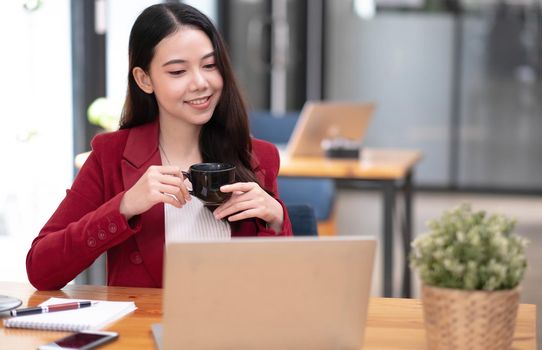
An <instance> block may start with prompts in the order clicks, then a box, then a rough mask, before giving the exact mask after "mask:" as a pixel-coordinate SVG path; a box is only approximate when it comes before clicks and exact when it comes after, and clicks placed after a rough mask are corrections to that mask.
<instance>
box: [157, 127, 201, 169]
mask: <svg viewBox="0 0 542 350" xmlns="http://www.w3.org/2000/svg"><path fill="white" fill-rule="evenodd" d="M200 131H201V126H199V125H192V124H188V123H185V122H184V121H182V120H172V119H169V118H160V136H159V139H158V140H159V142H160V148H161V152H162V153H163V154H162V158H166V159H162V164H164V165H168V164H167V163H170V164H169V165H176V166H180V167H181V168H182V169H186V168H188V166H190V165H191V164H194V163H199V162H201V161H202V159H201V152H200V150H199V133H200Z"/></svg>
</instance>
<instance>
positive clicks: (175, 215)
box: [164, 196, 231, 244]
mask: <svg viewBox="0 0 542 350" xmlns="http://www.w3.org/2000/svg"><path fill="white" fill-rule="evenodd" d="M164 212H165V213H164V214H165V215H164V216H165V221H166V222H165V228H166V244H167V243H170V242H178V241H187V240H189V241H190V240H217V239H230V238H231V228H230V225H229V224H228V223H227V222H226V221H223V220H217V219H215V217H214V216H213V213H212V212H211V211H210V210H209V209H207V208H205V206H204V205H203V203H202V202H201V201H200V200H199V199H198V198H196V197H194V196H192V200H191V201H189V202H187V203H186V204H185V205H184V206H183V207H182V208H175V207H174V206H172V205H169V204H164Z"/></svg>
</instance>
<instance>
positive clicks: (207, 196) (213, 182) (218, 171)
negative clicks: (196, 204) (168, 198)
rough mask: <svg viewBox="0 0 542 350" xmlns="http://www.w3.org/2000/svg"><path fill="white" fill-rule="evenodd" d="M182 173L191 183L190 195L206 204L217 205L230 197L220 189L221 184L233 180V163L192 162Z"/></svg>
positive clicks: (229, 194) (226, 183)
mask: <svg viewBox="0 0 542 350" xmlns="http://www.w3.org/2000/svg"><path fill="white" fill-rule="evenodd" d="M182 173H183V175H184V176H185V177H186V178H188V180H189V181H190V182H191V183H192V191H190V194H191V195H194V196H196V197H198V198H199V199H200V200H201V201H202V202H203V203H204V204H205V205H207V206H218V205H220V204H222V203H224V202H225V201H227V200H228V199H230V197H231V192H230V193H224V192H221V191H220V187H221V186H223V185H229V184H232V183H234V182H235V165H231V164H226V163H198V164H193V165H191V166H190V168H189V169H188V172H186V171H183V172H182Z"/></svg>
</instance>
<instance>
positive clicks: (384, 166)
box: [279, 148, 422, 297]
mask: <svg viewBox="0 0 542 350" xmlns="http://www.w3.org/2000/svg"><path fill="white" fill-rule="evenodd" d="M421 158H422V154H421V152H420V151H417V150H398V149H374V148H373V149H371V148H367V149H364V150H363V152H362V156H361V159H359V160H358V159H356V160H340V159H327V158H317V157H313V158H289V157H285V156H281V165H280V171H279V175H280V176H291V177H319V178H332V179H335V180H354V181H356V182H362V183H363V182H370V183H372V184H377V185H379V186H380V188H381V189H382V193H383V199H384V200H383V203H384V207H383V217H382V225H383V226H382V227H383V235H382V237H383V243H384V244H383V255H382V258H383V268H384V278H383V292H384V296H386V297H392V296H393V294H394V293H393V283H392V282H393V212H394V210H395V202H396V192H397V189H401V190H402V191H403V195H404V215H403V217H402V219H403V222H402V241H403V242H402V243H403V244H402V247H403V257H404V258H405V260H404V261H403V283H402V288H401V296H403V297H410V296H411V290H412V288H411V277H410V268H409V267H408V262H407V261H406V257H407V256H408V253H409V251H410V242H411V240H412V176H413V175H412V174H413V171H414V167H415V166H416V164H417V163H418V162H419V161H420V160H421Z"/></svg>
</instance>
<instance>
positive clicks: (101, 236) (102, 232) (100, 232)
mask: <svg viewBox="0 0 542 350" xmlns="http://www.w3.org/2000/svg"><path fill="white" fill-rule="evenodd" d="M105 237H106V234H105V231H104V230H99V231H98V239H99V240H100V241H103V240H104V239H105Z"/></svg>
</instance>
